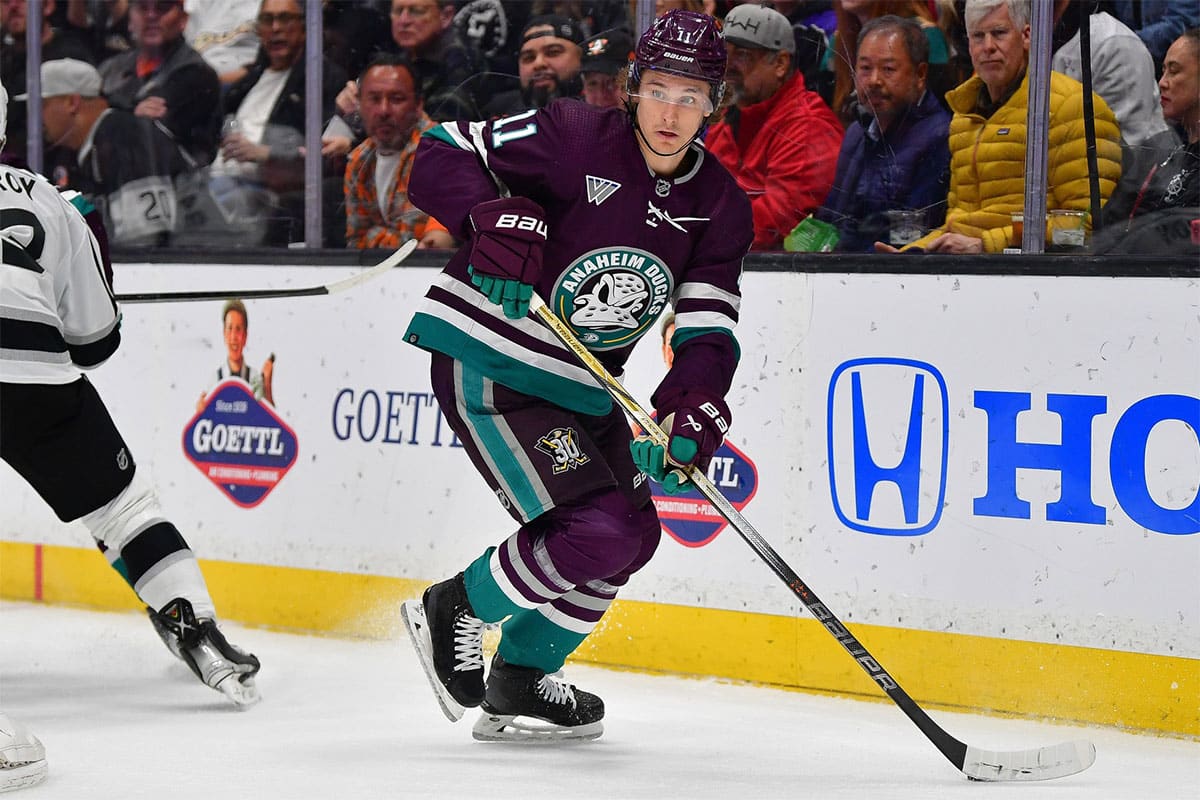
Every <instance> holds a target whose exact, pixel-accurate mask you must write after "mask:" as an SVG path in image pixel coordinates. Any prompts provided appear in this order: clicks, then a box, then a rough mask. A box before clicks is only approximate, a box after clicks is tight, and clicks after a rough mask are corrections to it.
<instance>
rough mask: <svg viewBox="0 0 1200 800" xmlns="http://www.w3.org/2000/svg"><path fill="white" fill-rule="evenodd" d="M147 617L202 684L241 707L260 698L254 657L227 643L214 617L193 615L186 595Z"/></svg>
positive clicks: (257, 662)
mask: <svg viewBox="0 0 1200 800" xmlns="http://www.w3.org/2000/svg"><path fill="white" fill-rule="evenodd" d="M151 619H152V620H153V621H154V628H155V630H156V631H158V632H159V635H160V636H162V637H163V641H164V642H166V643H167V646H168V647H169V648H170V650H171V652H172V653H175V654H176V655H178V656H179V658H181V659H182V660H183V662H184V663H185V664H187V665H188V667H190V668H191V670H192V672H193V673H195V675H196V677H197V678H199V679H200V680H201V681H203V682H204V684H205V685H207V686H209V687H211V688H213V689H216V690H217V691H218V692H220V693H221V694H223V695H225V696H226V697H228V698H229V699H230V701H232V702H233V704H234V705H236V706H237V707H238V708H241V709H246V708H249V707H250V706H252V705H255V704H256V703H258V702H259V701H260V700H261V699H262V696H261V695H259V693H258V686H257V685H256V684H255V681H254V676H255V675H257V674H258V670H259V669H260V664H259V661H258V658H256V657H255V656H254V654H253V653H247V652H246V651H245V650H242V649H241V648H240V647H237V646H235V645H233V644H230V642H229V641H228V640H227V639H226V638H225V635H224V634H223V633H221V629H220V628H218V627H217V623H216V621H214V620H211V619H208V618H202V619H197V618H196V615H195V612H194V611H193V610H192V604H191V603H189V602H188V601H187V600H186V599H184V598H182V597H177V598H175V599H174V600H172V601H171V602H170V603H167V605H165V606H163V609H162V610H161V611H159V612H157V613H155V614H152V615H151ZM163 631H166V634H167V635H166V636H164V635H163ZM168 637H171V638H173V639H174V640H175V643H176V646H175V647H171V643H170V641H168Z"/></svg>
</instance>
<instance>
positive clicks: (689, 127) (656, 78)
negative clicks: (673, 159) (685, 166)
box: [635, 70, 712, 153]
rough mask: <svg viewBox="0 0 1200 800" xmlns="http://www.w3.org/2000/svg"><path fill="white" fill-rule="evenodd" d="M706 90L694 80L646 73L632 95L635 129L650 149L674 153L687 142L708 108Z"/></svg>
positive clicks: (664, 74) (698, 128)
mask: <svg viewBox="0 0 1200 800" xmlns="http://www.w3.org/2000/svg"><path fill="white" fill-rule="evenodd" d="M708 89H709V87H708V84H707V83H705V82H704V81H702V80H698V79H696V78H684V77H683V76H680V75H671V74H669V73H665V72H657V71H654V70H649V71H647V72H646V74H645V75H644V77H643V78H642V82H641V84H640V85H639V86H638V88H637V92H636V93H635V95H636V97H637V100H638V104H637V120H638V127H639V128H640V129H641V131H642V135H643V136H645V137H646V140H647V142H648V143H649V144H650V146H651V147H653V148H654V149H655V150H657V151H658V152H660V153H674V152H675V151H676V150H679V149H680V148H681V147H683V146H685V145H686V144H687V143H688V142H689V141H691V139H692V137H694V136H695V135H696V133H697V132H698V131H699V130H700V126H701V125H702V124H704V118H705V116H707V112H708V111H709V110H710V109H711V108H712V101H711V100H710V99H709V96H708Z"/></svg>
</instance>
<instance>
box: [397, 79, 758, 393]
mask: <svg viewBox="0 0 1200 800" xmlns="http://www.w3.org/2000/svg"><path fill="white" fill-rule="evenodd" d="M635 136H636V134H635V133H634V130H633V127H632V125H631V123H630V120H629V117H628V115H627V114H626V113H625V112H624V111H621V110H617V109H607V110H601V109H596V108H593V107H591V106H589V105H587V104H585V103H582V102H580V101H577V100H560V101H557V102H555V103H551V104H550V105H549V106H547V107H546V108H544V109H540V110H536V109H535V110H530V111H526V112H523V113H520V114H516V115H514V116H509V117H502V118H500V119H497V120H492V121H487V122H461V121H460V122H447V123H443V124H442V125H439V126H437V127H435V128H432V129H431V130H429V131H428V132H426V133H425V135H424V137H423V140H422V142H421V145H420V148H419V149H418V151H417V157H416V162H415V164H414V167H413V172H412V176H411V178H410V182H409V196H410V197H411V198H412V200H413V202H414V203H416V204H417V205H418V206H419V207H420V208H421V209H422V210H423V211H425V212H427V213H429V214H430V215H431V216H433V217H436V218H437V219H438V220H439V221H440V222H442V223H443V224H445V225H446V227H447V228H448V229H449V230H450V231H452V232H453V233H454V234H455V235H456V236H457V237H458V238H460V239H463V240H469V239H470V236H471V233H472V231H471V228H470V225H471V223H470V221H469V218H468V217H469V214H470V211H471V208H472V207H473V206H474V205H475V204H477V203H480V202H484V201H486V200H494V199H495V198H496V197H497V196H521V197H528V198H530V199H531V200H533V201H534V202H536V203H537V204H538V205H540V206H541V207H542V208H543V209H545V212H546V223H547V228H548V236H547V242H546V247H545V254H544V260H543V269H542V274H541V277H540V279H539V280H538V282H537V284H536V286H535V287H534V288H535V290H536V291H537V293H538V294H539V295H540V296H541V297H542V298H543V299H545V301H546V303H547V305H549V306H550V308H552V309H553V310H554V313H555V314H557V315H558V316H559V317H560V318H561V319H562V320H563V321H564V322H566V323H567V324H568V325H569V326H570V327H571V329H572V330H573V331H574V333H575V334H576V336H577V337H578V338H579V340H580V341H581V342H583V344H584V345H586V346H587V348H588V349H589V350H590V351H592V352H593V353H594V354H595V355H596V356H597V357H598V358H599V359H600V360H601V361H602V362H603V363H604V364H605V366H606V367H607V368H608V369H609V371H610V372H612V373H614V374H617V375H619V374H620V373H621V367H622V365H623V364H624V363H625V361H626V359H627V358H628V356H629V353H630V352H631V350H632V348H633V346H634V344H635V343H636V342H637V341H638V340H639V339H640V338H641V337H642V336H643V335H645V334H646V333H647V332H648V331H652V330H654V328H655V321H656V320H657V319H658V317H659V316H660V315H661V314H662V312H663V310H664V309H666V308H667V307H668V305H670V306H672V307H673V309H674V311H675V314H676V316H675V325H676V331H675V335H674V337H673V339H672V342H673V345H674V347H675V353H676V355H675V362H674V366H673V367H672V369H671V370H670V372H669V373H668V375H667V377H666V378H665V379H664V381H663V384H662V385H661V386H660V387H659V389H658V391H657V392H656V393H655V394H656V396H657V395H659V394H661V393H662V392H663V391H664V390H665V389H680V390H683V389H689V388H703V389H705V390H707V391H709V392H711V393H713V394H717V395H718V396H724V395H725V393H726V392H727V391H728V389H729V385H730V383H731V382H732V380H733V371H734V368H735V367H736V365H737V359H738V348H737V341H736V339H735V338H734V328H735V326H736V324H737V319H738V312H739V306H740V302H741V295H740V293H739V289H738V284H739V280H740V277H741V266H742V258H743V257H744V256H745V254H746V251H747V249H748V248H749V246H750V242H751V239H752V238H753V233H754V231H753V227H754V226H753V221H752V217H751V212H750V204H749V201H748V200H747V199H746V195H745V194H744V193H743V192H742V190H741V189H739V188H738V186H737V184H736V183H735V181H734V180H733V178H731V177H730V175H729V173H728V172H726V170H725V168H724V167H722V166H721V165H720V164H719V163H718V162H717V160H716V159H715V158H713V157H712V156H711V155H709V154H708V153H707V152H706V151H705V150H704V148H703V147H702V146H700V145H698V144H693V145H692V146H691V148H690V152H689V154H688V157H687V158H686V159H685V161H684V164H683V167H682V171H681V174H678V175H675V176H673V177H671V178H664V177H660V176H657V175H655V174H654V173H653V172H651V170H650V169H649V167H648V166H647V165H646V161H645V159H644V158H643V157H642V154H641V151H640V150H639V149H638V144H637V140H636V138H635ZM469 254H470V247H469V246H464V247H463V248H461V249H460V250H459V251H458V253H456V254H455V255H454V257H453V258H452V259H451V260H450V262H449V264H447V266H446V268H445V270H444V271H443V272H442V273H441V274H440V275H439V277H438V278H437V280H436V281H435V282H434V284H433V286H432V287H430V289H429V292H428V293H427V294H426V296H425V300H424V302H423V304H422V306H421V308H420V310H419V311H418V312H417V313H416V314H415V316H414V317H413V319H412V322H411V323H410V325H409V328H408V332H407V333H406V339H407V340H408V341H409V342H410V343H412V344H415V345H417V346H419V347H422V348H425V349H427V350H434V351H438V352H442V353H445V354H447V355H449V356H451V357H453V358H456V359H459V360H461V361H463V362H465V363H468V364H470V365H471V366H473V367H476V368H478V369H479V370H480V371H481V372H482V373H483V374H484V375H486V376H488V377H489V378H491V379H492V380H495V381H496V382H498V383H501V384H503V385H505V386H508V387H510V388H513V389H516V390H517V391H520V392H524V393H526V394H530V395H535V396H539V397H544V398H546V399H549V400H551V401H552V402H555V403H557V404H559V405H562V406H564V407H566V408H569V409H572V410H574V411H578V412H581V413H587V414H603V413H606V412H607V411H608V410H609V409H610V408H611V402H610V400H609V398H608V395H607V394H606V393H605V391H604V390H603V389H601V388H600V387H599V386H598V385H597V383H596V382H595V380H594V379H592V377H591V376H590V374H588V373H587V372H586V371H585V370H584V369H583V368H582V367H581V366H579V365H578V362H577V360H576V359H575V357H574V355H572V354H571V352H570V351H569V350H567V349H566V348H565V347H563V346H562V344H561V343H560V342H559V341H558V340H557V339H555V338H554V335H553V334H552V333H550V332H549V330H547V329H546V328H545V327H544V326H543V325H542V324H541V323H539V322H538V321H537V320H536V319H534V318H533V317H527V318H525V319H521V320H510V319H508V318H506V317H505V316H504V312H503V310H502V309H501V307H500V306H498V305H494V304H492V303H491V302H489V301H488V300H487V298H486V297H484V296H483V295H482V294H481V293H480V292H479V291H478V290H477V289H476V288H475V287H474V286H472V285H471V283H470V278H469V277H468V273H467V267H468V264H467V260H468V256H469Z"/></svg>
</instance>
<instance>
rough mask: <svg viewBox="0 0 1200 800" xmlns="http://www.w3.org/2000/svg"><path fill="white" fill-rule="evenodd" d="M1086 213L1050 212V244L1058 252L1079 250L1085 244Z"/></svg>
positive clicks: (1052, 210)
mask: <svg viewBox="0 0 1200 800" xmlns="http://www.w3.org/2000/svg"><path fill="white" fill-rule="evenodd" d="M1086 219H1087V212H1086V211H1074V210H1070V209H1065V208H1055V209H1051V211H1050V243H1051V244H1052V245H1054V247H1055V248H1056V249H1058V250H1081V249H1083V246H1084V245H1085V244H1086V242H1087V227H1086V225H1085V224H1084V222H1085V221H1086Z"/></svg>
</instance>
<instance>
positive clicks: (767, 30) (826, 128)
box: [705, 3, 842, 250]
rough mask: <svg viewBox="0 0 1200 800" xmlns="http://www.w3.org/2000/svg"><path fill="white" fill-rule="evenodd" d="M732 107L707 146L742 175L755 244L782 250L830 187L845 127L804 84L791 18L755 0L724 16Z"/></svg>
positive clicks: (759, 247)
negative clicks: (788, 235)
mask: <svg viewBox="0 0 1200 800" xmlns="http://www.w3.org/2000/svg"><path fill="white" fill-rule="evenodd" d="M725 48H726V51H727V52H728V54H729V70H728V72H727V73H726V76H725V79H726V81H727V82H728V84H729V86H730V88H731V89H732V90H733V107H731V108H730V109H729V110H728V111H727V112H726V114H725V118H724V119H723V120H722V121H721V122H718V123H717V124H715V125H713V126H712V129H711V130H710V131H709V133H708V136H707V138H706V139H705V146H706V147H707V148H708V150H709V151H710V152H711V153H712V154H713V155H715V156H716V157H717V159H718V160H720V162H721V163H722V164H723V165H724V166H725V168H726V169H728V170H729V172H730V173H731V174H732V175H733V176H734V177H735V178H736V179H737V182H738V185H740V186H741V187H742V189H743V191H745V192H746V194H747V195H749V197H750V205H751V208H752V209H753V211H754V244H753V247H752V249H755V250H779V249H781V248H782V246H783V239H784V237H785V236H787V234H788V233H789V232H791V230H792V228H794V227H795V226H796V225H797V224H798V223H799V222H800V220H802V219H804V218H805V217H806V216H808V215H809V214H811V213H812V212H813V211H815V210H816V209H817V208H818V207H819V206H820V205H821V203H822V202H823V201H824V200H825V196H826V195H827V194H828V193H829V189H830V187H831V186H832V185H833V178H834V170H835V167H836V165H837V156H838V149H839V148H840V146H841V143H842V126H841V124H840V123H839V122H838V120H837V118H836V117H834V115H833V112H832V111H830V110H829V107H828V106H826V105H825V102H824V101H823V100H822V99H821V98H820V96H819V95H817V93H816V92H810V91H808V90H807V88H806V87H805V85H804V77H803V75H801V74H800V73H799V72H798V71H797V70H796V65H795V64H794V63H793V60H792V56H793V54H794V53H795V51H796V41H795V38H794V36H793V33H792V26H791V24H790V23H789V22H788V20H787V17H785V16H783V15H782V14H780V13H779V12H778V11H775V10H774V9H771V8H766V7H764V6H758V5H753V4H750V3H746V4H742V5H739V6H736V7H734V8H733V9H732V10H731V11H730V12H729V13H728V14H727V15H726V17H725Z"/></svg>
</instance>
